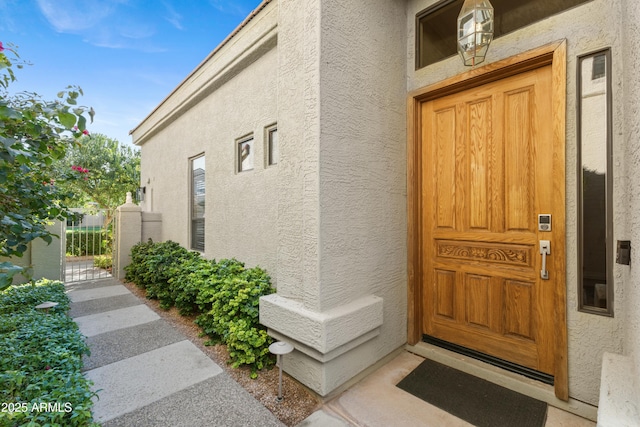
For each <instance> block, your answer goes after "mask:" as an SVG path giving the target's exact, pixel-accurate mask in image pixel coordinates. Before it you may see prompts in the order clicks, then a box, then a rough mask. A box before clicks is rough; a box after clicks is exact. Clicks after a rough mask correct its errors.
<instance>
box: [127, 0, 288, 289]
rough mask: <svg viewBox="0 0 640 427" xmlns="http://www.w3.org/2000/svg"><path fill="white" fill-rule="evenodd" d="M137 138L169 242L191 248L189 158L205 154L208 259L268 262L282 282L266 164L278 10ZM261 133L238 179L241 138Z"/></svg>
mask: <svg viewBox="0 0 640 427" xmlns="http://www.w3.org/2000/svg"><path fill="white" fill-rule="evenodd" d="M263 12H264V13H263V14H261V15H259V18H255V19H254V20H252V21H251V22H250V23H249V25H247V27H245V28H244V29H243V32H241V33H239V34H238V35H236V37H234V39H232V41H231V42H229V43H228V44H227V45H225V46H224V48H223V49H222V50H221V51H219V53H218V54H217V55H218V56H217V57H216V59H217V60H215V61H214V60H211V61H210V62H209V63H207V64H205V65H204V66H202V67H201V68H200V69H198V70H196V71H195V72H194V73H193V74H192V75H191V76H190V77H189V78H187V79H186V80H185V82H184V83H183V85H182V86H180V87H179V88H177V89H176V90H175V91H174V93H173V94H172V95H171V97H169V98H168V99H167V100H166V101H165V102H164V103H163V104H161V105H160V106H159V107H158V108H157V109H156V110H155V111H154V112H153V113H152V114H151V119H149V120H148V121H147V122H144V123H143V124H141V126H140V127H139V128H137V129H136V130H135V131H134V134H133V136H134V142H139V143H141V154H142V162H141V185H143V186H146V198H145V201H144V204H143V208H144V209H145V211H153V212H159V213H161V214H162V219H163V221H162V230H161V235H162V239H163V240H173V241H176V242H178V243H180V244H181V245H183V246H185V247H187V248H189V245H190V241H189V240H190V235H189V223H190V220H189V215H190V212H189V189H190V173H191V171H190V159H191V158H193V157H194V156H197V155H199V154H204V155H205V163H206V174H205V187H206V208H205V224H206V225H205V252H204V254H205V256H206V257H208V258H216V259H220V258H231V257H235V258H237V259H239V260H241V261H244V262H245V263H247V265H249V266H254V265H260V266H262V267H264V268H265V269H267V271H268V272H269V273H270V274H271V275H272V277H273V279H274V280H275V279H276V274H277V269H276V254H277V230H276V227H275V224H276V221H277V219H276V217H277V199H278V187H277V174H278V166H277V165H276V166H267V165H265V161H264V149H265V144H264V139H265V127H267V126H270V125H273V124H275V123H276V122H277V91H276V89H277V86H276V85H277V54H276V49H275V32H274V28H275V26H276V23H277V20H276V18H277V8H276V7H274V6H273V5H269V6H267V9H266V10H263ZM250 134H252V135H253V138H254V142H253V150H254V153H253V154H254V168H253V170H251V171H246V172H241V173H236V165H237V163H236V162H237V160H236V159H237V157H236V156H237V153H236V151H235V150H236V140H237V139H238V138H240V137H244V136H247V135H250Z"/></svg>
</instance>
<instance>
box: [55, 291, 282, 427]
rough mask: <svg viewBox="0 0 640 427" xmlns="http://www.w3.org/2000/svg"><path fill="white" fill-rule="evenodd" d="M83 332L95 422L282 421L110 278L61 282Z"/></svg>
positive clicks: (192, 426) (110, 426) (109, 426)
mask: <svg viewBox="0 0 640 427" xmlns="http://www.w3.org/2000/svg"><path fill="white" fill-rule="evenodd" d="M66 287H67V289H68V295H69V298H70V299H71V308H70V313H69V314H70V315H71V317H73V318H74V320H75V321H76V323H77V324H78V326H79V327H80V331H81V332H82V333H83V334H84V335H85V336H86V337H87V344H88V345H89V348H90V349H91V356H90V357H86V358H85V361H84V362H85V363H84V369H85V376H86V377H87V378H88V379H90V380H92V381H93V382H94V388H93V389H94V391H97V393H98V397H99V399H98V400H96V401H95V404H94V407H93V414H94V419H95V420H96V421H97V422H99V423H101V424H102V425H103V426H104V427H116V426H145V427H152V426H174V427H176V426H185V427H187V426H188V427H197V426H225V427H227V426H282V425H283V424H282V423H281V422H280V421H279V420H278V419H277V418H276V417H275V416H274V415H273V414H272V413H271V412H270V411H269V410H267V409H266V408H265V407H264V406H262V404H260V402H258V401H257V400H256V399H254V398H253V396H251V395H250V394H249V393H248V392H247V391H246V390H245V389H244V388H242V387H241V386H240V385H239V384H238V383H236V382H235V381H234V380H233V379H231V378H230V377H229V376H228V375H227V374H226V373H225V372H224V371H223V370H222V369H221V368H220V367H219V366H218V365H216V364H215V363H214V362H213V361H212V360H211V359H210V358H209V357H207V356H206V355H205V354H204V353H202V351H200V349H198V348H197V347H196V346H195V345H194V344H193V343H191V342H190V341H189V340H187V339H186V338H185V337H184V336H183V335H182V334H180V333H179V332H178V331H176V330H175V329H174V328H173V327H172V326H170V325H169V324H168V323H167V322H165V321H164V320H163V319H161V318H160V317H159V316H158V315H157V314H156V313H155V312H154V311H153V310H151V309H150V308H149V307H147V306H146V305H144V304H142V303H141V301H140V300H139V299H138V298H137V297H136V296H135V295H133V294H132V293H131V292H130V291H129V290H128V289H127V288H126V287H125V286H123V285H122V284H120V282H118V281H117V280H115V279H100V280H90V281H83V282H75V283H69V284H67V285H66Z"/></svg>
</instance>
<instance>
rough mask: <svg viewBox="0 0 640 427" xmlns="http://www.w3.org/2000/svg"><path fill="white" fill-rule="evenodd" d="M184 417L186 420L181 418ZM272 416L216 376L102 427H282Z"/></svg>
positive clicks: (230, 382)
mask: <svg viewBox="0 0 640 427" xmlns="http://www.w3.org/2000/svg"><path fill="white" fill-rule="evenodd" d="M185 413H188V416H186V417H185ZM282 425H283V424H282V423H281V422H280V421H278V420H277V419H276V418H275V417H274V416H273V414H272V413H271V412H270V411H269V410H268V409H267V408H265V407H264V406H262V405H261V404H260V403H258V402H257V401H256V400H255V399H254V398H253V396H251V395H250V394H249V393H248V392H247V391H246V390H245V389H244V388H242V387H241V386H240V385H239V384H238V383H236V382H235V381H234V380H232V379H231V378H230V377H229V376H228V375H226V374H224V373H223V374H220V375H216V376H215V377H212V378H209V379H207V380H205V381H202V382H199V383H197V384H195V385H193V386H191V387H189V388H187V389H184V390H181V391H179V392H177V393H174V394H172V395H170V396H167V397H165V398H164V399H160V400H158V401H156V402H154V403H152V404H149V405H147V406H144V407H142V408H140V409H137V410H135V411H132V412H129V413H127V414H125V415H122V416H120V417H117V418H115V419H112V420H110V421H107V422H105V423H103V424H102V427H138V426H140V427H143V426H144V427H146V426H167V427H169V426H170V427H198V426H202V427H204V426H207V427H231V426H238V427H240V426H242V427H254V426H255V427H282Z"/></svg>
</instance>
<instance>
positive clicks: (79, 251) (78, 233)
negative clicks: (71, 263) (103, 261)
mask: <svg viewBox="0 0 640 427" xmlns="http://www.w3.org/2000/svg"><path fill="white" fill-rule="evenodd" d="M66 240H67V242H66V252H67V255H68V256H88V255H99V254H105V253H108V252H110V251H111V247H110V245H109V240H110V239H109V237H108V236H107V232H106V231H104V230H84V229H81V230H67V239H66Z"/></svg>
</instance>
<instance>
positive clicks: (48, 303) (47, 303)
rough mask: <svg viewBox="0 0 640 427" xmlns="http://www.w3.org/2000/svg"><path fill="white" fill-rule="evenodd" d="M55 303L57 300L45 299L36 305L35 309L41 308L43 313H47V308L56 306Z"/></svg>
mask: <svg viewBox="0 0 640 427" xmlns="http://www.w3.org/2000/svg"><path fill="white" fill-rule="evenodd" d="M57 305H58V303H57V302H53V301H45V302H43V303H42V304H38V305H36V310H43V311H44V312H45V313H49V309H50V308H53V307H56V306H57Z"/></svg>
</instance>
